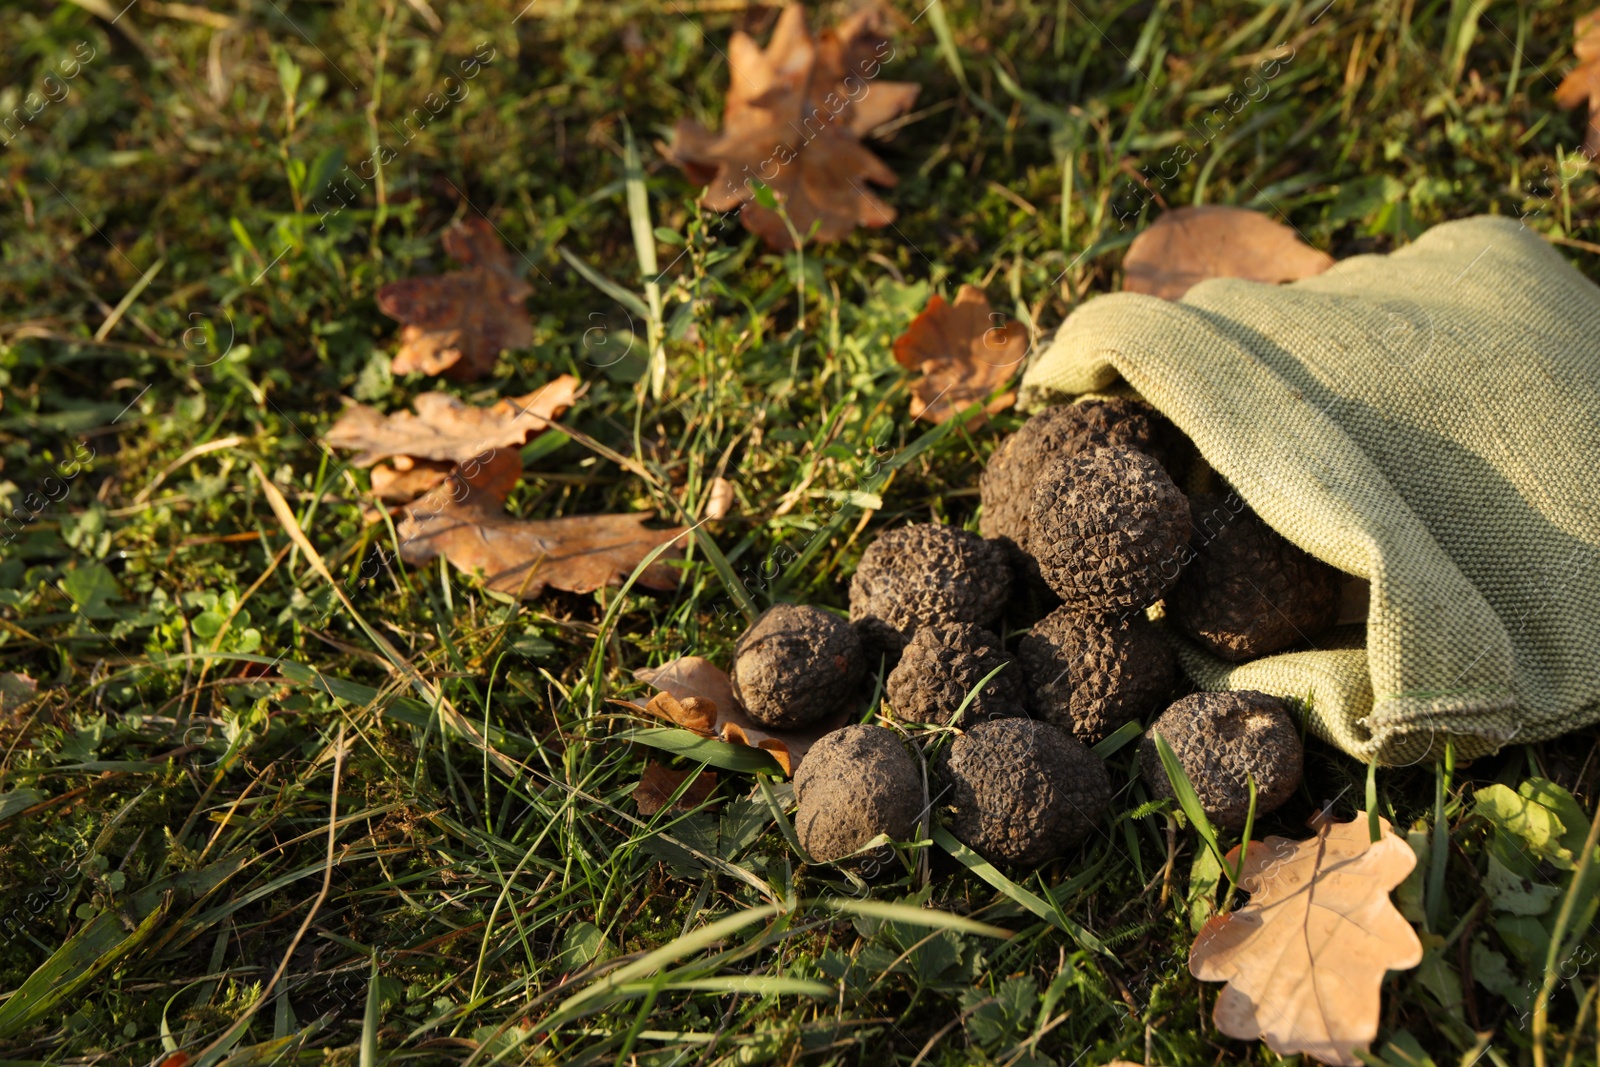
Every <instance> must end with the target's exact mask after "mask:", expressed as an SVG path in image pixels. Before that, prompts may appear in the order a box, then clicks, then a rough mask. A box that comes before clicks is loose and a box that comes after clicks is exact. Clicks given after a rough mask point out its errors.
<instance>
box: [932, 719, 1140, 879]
mask: <svg viewBox="0 0 1600 1067" xmlns="http://www.w3.org/2000/svg"><path fill="white" fill-rule="evenodd" d="M937 781H938V787H939V792H938V795H937V799H936V800H935V803H936V805H938V806H940V807H941V808H944V809H946V822H947V824H948V825H949V827H950V832H951V833H952V834H954V835H955V836H956V837H957V838H959V839H960V840H961V842H962V843H964V844H965V845H967V846H968V847H969V848H971V849H973V850H974V851H976V852H977V853H978V854H979V855H981V856H983V857H984V858H985V859H987V860H989V861H990V862H991V863H1004V864H1012V865H1015V866H1018V867H1036V866H1038V865H1039V864H1041V863H1044V862H1045V861H1046V860H1050V859H1053V858H1054V857H1056V856H1059V855H1061V854H1062V853H1064V852H1066V850H1067V849H1069V848H1071V847H1072V846H1073V845H1075V844H1077V843H1078V842H1079V841H1082V840H1083V839H1084V838H1085V837H1087V836H1088V835H1089V833H1090V831H1091V830H1092V829H1093V828H1094V826H1095V824H1096V823H1098V822H1099V821H1100V818H1101V816H1102V815H1104V814H1105V810H1106V805H1107V804H1109V803H1110V801H1111V777H1110V775H1108V774H1107V773H1106V769H1105V765H1104V764H1102V763H1101V762H1100V760H1099V759H1098V758H1097V757H1096V756H1095V755H1094V753H1092V752H1090V751H1089V750H1088V749H1087V748H1085V747H1084V746H1083V745H1081V744H1079V743H1078V742H1077V741H1074V740H1073V739H1072V738H1071V737H1070V736H1069V735H1068V734H1067V733H1066V732H1065V731H1063V730H1060V729H1058V728H1056V727H1054V726H1051V725H1050V724H1049V723H1047V722H1036V721H1034V720H1033V719H993V720H990V721H989V722H981V723H979V724H978V725H976V726H974V727H973V728H972V729H970V730H968V731H967V732H966V733H965V734H963V735H962V736H960V737H958V738H956V740H955V743H954V744H952V745H951V746H950V751H949V753H948V755H947V756H946V757H945V759H944V760H943V761H942V762H941V763H940V764H939V767H938V770H937Z"/></svg>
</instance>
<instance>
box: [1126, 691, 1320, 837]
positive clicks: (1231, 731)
mask: <svg viewBox="0 0 1600 1067" xmlns="http://www.w3.org/2000/svg"><path fill="white" fill-rule="evenodd" d="M1154 734H1160V735H1161V736H1162V737H1164V738H1166V741H1167V744H1168V745H1170V746H1172V752H1173V754H1174V755H1176V756H1177V757H1178V762H1179V763H1181V764H1182V765H1183V773H1184V774H1186V775H1188V776H1189V783H1190V784H1191V785H1193V786H1194V791H1195V793H1196V794H1197V795H1198V796H1199V797H1200V806H1201V807H1202V808H1204V809H1205V813H1206V817H1207V818H1208V819H1210V820H1211V821H1212V822H1213V823H1214V824H1216V825H1217V826H1221V827H1224V828H1226V829H1229V830H1239V829H1242V828H1243V827H1244V823H1245V816H1246V815H1247V814H1248V813H1249V811H1250V786H1249V780H1250V779H1251V778H1254V779H1255V783H1256V815H1257V816H1261V815H1265V814H1266V813H1267V812H1269V811H1273V810H1275V809H1277V808H1279V807H1281V806H1282V805H1283V803H1284V802H1285V801H1286V800H1288V799H1289V797H1290V796H1292V795H1293V794H1294V791H1295V789H1296V788H1297V787H1298V786H1299V785H1300V771H1301V764H1302V763H1303V762H1304V759H1305V754H1304V751H1303V749H1302V748H1301V745H1300V734H1299V732H1298V731H1297V730H1296V729H1295V725H1294V720H1293V719H1291V718H1290V717H1289V713H1288V712H1287V711H1286V710H1284V706H1283V702H1282V701H1280V700H1278V699H1277V698H1276V697H1270V696H1268V695H1267V694H1265V693H1257V692H1254V691H1252V690H1248V689H1240V690H1236V691H1233V692H1226V693H1192V694H1190V695H1189V696H1186V697H1184V698H1183V699H1182V700H1180V701H1178V702H1177V703H1176V704H1174V705H1172V706H1171V707H1170V708H1168V709H1167V710H1166V711H1164V712H1162V713H1161V716H1160V718H1158V719H1156V721H1155V722H1154V723H1152V724H1151V726H1150V730H1149V733H1147V734H1146V735H1145V738H1144V740H1143V741H1141V742H1139V769H1140V771H1141V772H1142V773H1143V775H1144V780H1145V783H1146V784H1147V785H1148V786H1149V787H1150V791H1151V792H1152V793H1153V794H1155V795H1156V796H1157V797H1170V796H1172V795H1173V793H1172V784H1171V783H1170V782H1169V781H1168V780H1167V774H1166V770H1165V769H1164V768H1163V767H1162V766H1161V755H1160V753H1158V752H1157V751H1156V744H1155V741H1154V740H1153V738H1152V735H1154Z"/></svg>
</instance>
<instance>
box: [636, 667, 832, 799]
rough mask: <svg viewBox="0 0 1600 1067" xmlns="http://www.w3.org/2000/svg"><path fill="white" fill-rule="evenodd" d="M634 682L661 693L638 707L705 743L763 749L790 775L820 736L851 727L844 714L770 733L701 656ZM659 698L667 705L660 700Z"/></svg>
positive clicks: (641, 674) (643, 673)
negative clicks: (714, 741) (702, 738)
mask: <svg viewBox="0 0 1600 1067" xmlns="http://www.w3.org/2000/svg"><path fill="white" fill-rule="evenodd" d="M633 676H634V677H635V678H637V679H639V680H640V681H641V682H644V683H645V684H646V685H648V686H651V687H652V688H655V689H658V690H660V692H659V693H657V694H656V695H655V696H654V697H652V698H651V699H650V701H649V702H648V703H646V704H636V706H640V707H643V708H645V710H647V711H649V712H651V713H652V714H655V715H660V716H661V717H662V718H665V719H669V720H671V721H672V722H674V723H676V724H677V725H679V726H682V727H684V728H685V729H688V730H694V732H695V733H698V734H702V735H704V736H706V737H716V738H720V739H721V740H723V741H726V742H728V743H729V744H733V745H748V746H749V747H751V748H759V749H764V750H766V751H767V752H768V753H770V754H771V756H772V758H773V759H775V760H777V761H778V765H779V766H780V767H782V768H783V773H785V774H788V775H793V774H794V772H795V769H796V768H797V767H799V766H800V761H801V760H802V759H804V758H805V754H806V753H807V752H808V751H810V749H811V746H812V745H814V744H816V743H817V742H818V741H820V740H821V739H822V735H823V734H828V733H832V732H833V731H834V730H838V729H841V728H842V727H844V726H846V725H848V724H849V722H850V715H849V712H848V711H842V712H840V713H839V714H838V715H835V716H833V717H831V718H829V719H825V720H823V721H822V722H818V723H813V724H812V725H810V726H807V727H805V728H804V729H801V730H773V729H769V728H768V727H765V726H762V725H760V724H759V723H757V722H755V721H754V720H753V719H751V718H750V716H749V715H748V714H747V713H746V712H745V710H744V705H742V704H740V703H739V701H738V699H736V698H735V697H734V695H733V681H732V680H731V679H730V678H729V677H728V674H727V672H726V671H724V670H723V669H722V668H721V667H718V666H717V665H716V664H714V663H712V662H711V661H710V660H708V659H703V658H702V657H700V656H682V657H679V658H678V659H675V660H672V661H670V662H668V663H663V664H662V665H661V666H659V667H646V668H643V669H641V670H637V671H634V672H633ZM663 695H665V696H666V697H667V698H668V699H667V700H662V699H661V697H662V696H663ZM680 715H681V716H682V717H681V718H680V717H679V716H680ZM708 718H709V721H707V720H708Z"/></svg>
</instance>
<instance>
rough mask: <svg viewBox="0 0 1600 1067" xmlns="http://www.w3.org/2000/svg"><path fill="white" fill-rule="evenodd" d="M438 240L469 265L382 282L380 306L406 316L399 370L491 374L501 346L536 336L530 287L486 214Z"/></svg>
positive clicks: (469, 376)
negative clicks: (530, 309)
mask: <svg viewBox="0 0 1600 1067" xmlns="http://www.w3.org/2000/svg"><path fill="white" fill-rule="evenodd" d="M441 240H442V242H443V244H444V250H445V251H446V252H448V253H449V254H450V258H452V259H454V260H455V261H456V262H458V263H460V264H461V265H462V266H463V267H464V268H466V269H464V270H457V271H451V272H449V273H447V274H440V275H437V276H435V277H424V278H405V279H402V280H400V281H397V282H390V283H389V284H388V285H385V286H384V287H383V288H381V289H379V290H378V310H380V311H382V312H383V313H384V314H385V315H387V316H389V317H390V318H391V319H397V320H399V321H400V322H403V323H405V328H404V329H403V330H401V331H400V351H399V352H398V353H397V354H396V355H395V357H394V362H393V364H392V367H391V369H392V370H393V371H394V373H396V374H410V373H411V372H413V371H421V372H422V373H424V374H446V375H449V376H450V377H451V378H455V379H456V380H458V381H471V380H473V379H474V378H481V377H483V376H484V375H485V374H487V373H488V372H489V371H490V370H491V369H492V368H493V367H494V361H495V357H496V356H498V355H499V354H500V353H501V352H502V351H503V350H505V349H508V348H523V347H525V346H527V345H528V344H531V343H532V341H533V326H532V325H531V324H530V323H529V321H528V313H527V311H526V310H525V309H524V308H523V306H522V301H523V300H524V299H526V298H527V297H528V296H529V295H530V294H531V293H532V292H533V289H532V288H531V287H530V286H529V285H528V283H527V282H525V281H523V280H522V279H521V278H519V277H517V276H516V274H515V273H514V272H513V271H512V269H511V255H510V253H508V252H507V251H506V246H505V244H504V243H503V242H502V241H501V240H500V236H499V234H498V233H496V232H495V228H494V225H493V224H492V223H490V222H489V220H488V219H486V218H483V217H482V216H480V215H473V216H469V217H467V218H464V219H461V220H460V221H458V222H456V223H454V224H453V225H451V226H450V227H449V228H448V229H446V230H445V231H444V235H443V237H442V238H441Z"/></svg>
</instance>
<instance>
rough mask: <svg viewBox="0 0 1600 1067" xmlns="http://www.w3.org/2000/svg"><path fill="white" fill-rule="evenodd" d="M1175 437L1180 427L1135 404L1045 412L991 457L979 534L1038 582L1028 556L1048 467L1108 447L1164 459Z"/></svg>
mask: <svg viewBox="0 0 1600 1067" xmlns="http://www.w3.org/2000/svg"><path fill="white" fill-rule="evenodd" d="M1176 435H1177V430H1176V428H1174V427H1172V425H1171V424H1170V423H1168V422H1167V421H1166V420H1165V419H1164V418H1162V417H1161V416H1160V415H1159V414H1158V413H1157V412H1156V410H1155V409H1154V408H1152V407H1150V406H1149V405H1147V404H1142V403H1140V402H1139V401H1137V400H1124V399H1112V400H1087V401H1084V402H1083V403H1080V404H1061V405H1058V406H1056V407H1051V408H1045V409H1044V410H1043V411H1041V412H1039V414H1037V415H1035V416H1034V417H1033V418H1031V419H1029V420H1028V421H1027V422H1025V423H1023V424H1022V426H1021V427H1019V428H1018V429H1017V432H1016V433H1014V434H1012V435H1011V436H1010V437H1007V438H1006V439H1005V440H1004V441H1003V442H1001V444H1000V447H999V448H997V449H996V450H995V452H994V455H992V456H990V457H989V462H988V465H987V466H985V467H984V471H983V477H982V478H981V479H980V481H979V483H978V487H979V492H980V493H981V495H982V501H983V511H982V512H981V513H980V514H979V517H978V529H979V530H980V531H981V532H982V533H983V536H985V537H993V538H997V539H999V540H1000V541H1001V542H1002V543H1003V544H1004V545H1005V546H1006V548H1007V550H1008V551H1010V552H1012V553H1014V556H1013V559H1012V565H1013V566H1016V567H1020V568H1021V569H1023V570H1026V571H1028V572H1030V576H1034V577H1036V576H1037V568H1036V567H1035V566H1033V565H1032V561H1031V560H1030V559H1029V558H1028V557H1027V550H1028V519H1029V515H1030V514H1031V513H1032V510H1033V488H1034V486H1035V485H1037V484H1038V482H1039V479H1040V477H1041V476H1042V475H1043V474H1044V471H1045V468H1046V467H1048V466H1049V465H1050V464H1051V463H1052V462H1053V461H1055V460H1058V459H1065V458H1066V457H1068V456H1076V455H1078V454H1079V453H1081V452H1086V451H1088V450H1089V449H1091V448H1101V447H1105V446H1107V445H1118V446H1121V447H1124V448H1137V449H1139V450H1141V451H1143V452H1148V453H1151V454H1152V455H1154V456H1156V458H1157V459H1158V460H1163V459H1165V458H1166V453H1167V452H1169V451H1170V449H1167V448H1165V447H1163V445H1164V442H1165V441H1166V440H1167V439H1168V438H1170V437H1174V436H1176Z"/></svg>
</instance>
